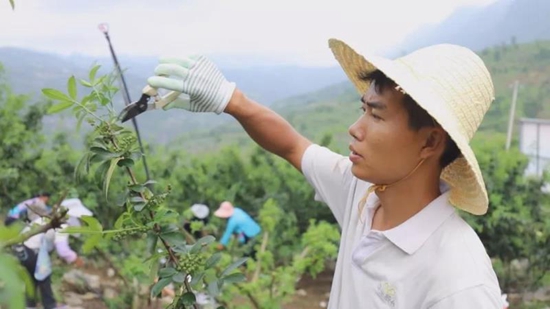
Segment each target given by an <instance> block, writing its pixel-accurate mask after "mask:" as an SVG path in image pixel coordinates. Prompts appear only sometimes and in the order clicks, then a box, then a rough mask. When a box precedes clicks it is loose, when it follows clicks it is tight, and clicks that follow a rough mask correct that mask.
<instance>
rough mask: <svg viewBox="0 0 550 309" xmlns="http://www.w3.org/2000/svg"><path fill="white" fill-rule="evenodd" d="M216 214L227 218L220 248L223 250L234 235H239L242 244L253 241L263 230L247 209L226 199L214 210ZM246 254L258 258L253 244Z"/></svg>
mask: <svg viewBox="0 0 550 309" xmlns="http://www.w3.org/2000/svg"><path fill="white" fill-rule="evenodd" d="M214 216H216V217H218V218H222V219H226V220H227V225H226V226H225V231H224V232H223V235H222V237H221V238H220V243H219V244H218V250H223V249H224V248H225V247H227V245H228V244H229V240H230V239H231V236H232V235H235V236H237V240H238V241H239V243H241V244H248V243H251V242H252V243H253V242H254V241H255V238H256V236H258V235H259V234H260V233H261V232H262V228H261V227H260V225H259V224H258V222H256V221H255V220H254V219H253V218H252V217H251V216H250V215H249V214H248V213H246V211H244V210H243V209H242V208H240V207H235V206H234V205H233V203H231V202H229V201H224V202H222V203H221V204H220V207H219V208H218V209H217V210H216V211H215V212H214ZM245 256H250V257H252V258H253V259H255V258H256V251H255V250H254V246H251V248H250V250H249V252H246V253H245Z"/></svg>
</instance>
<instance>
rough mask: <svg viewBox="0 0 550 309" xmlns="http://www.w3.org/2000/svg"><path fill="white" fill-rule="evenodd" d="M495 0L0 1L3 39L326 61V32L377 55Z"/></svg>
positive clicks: (49, 47)
mask: <svg viewBox="0 0 550 309" xmlns="http://www.w3.org/2000/svg"><path fill="white" fill-rule="evenodd" d="M495 1H496V0H377V1H374V0H330V1H329V0H274V1H272V0H189V1H188V0H154V1H152V0H116V1H114V0H93V1H78V0H15V2H16V9H15V11H12V10H11V8H10V6H9V1H8V0H0V46H17V47H25V48H32V49H35V50H41V51H50V52H55V53H61V54H67V55H68V54H73V53H79V54H86V55H93V56H99V55H108V53H109V51H108V49H107V46H106V42H105V38H104V37H103V35H102V34H101V33H100V32H99V30H98V28H97V25H98V24H99V23H101V22H106V23H108V24H109V27H110V35H111V39H112V40H113V43H114V45H115V48H116V51H117V53H118V54H126V55H134V56H158V55H185V54H189V53H195V52H200V53H216V54H222V53H223V54H232V53H233V54H253V55H254V56H256V57H266V58H273V59H285V61H286V62H293V63H300V64H303V65H329V64H334V59H333V57H332V55H331V54H330V51H329V50H328V45H327V39H328V38H330V37H336V38H339V39H342V40H344V41H346V42H348V43H349V44H350V45H352V46H353V47H354V48H356V49H357V50H359V51H368V52H378V53H380V52H382V51H383V50H385V49H387V48H389V47H391V46H392V44H396V43H398V42H399V41H400V40H401V39H403V38H404V37H405V36H406V35H407V34H409V33H411V32H412V31H414V30H416V29H417V28H418V27H419V26H420V25H422V24H425V23H437V22H439V21H441V20H443V19H445V18H446V17H447V16H449V15H450V14H451V13H452V12H453V11H454V10H456V9H457V8H458V7H460V6H464V5H477V6H482V5H487V4H489V3H492V2H495Z"/></svg>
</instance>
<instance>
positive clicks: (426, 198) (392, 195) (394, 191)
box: [372, 171, 441, 231]
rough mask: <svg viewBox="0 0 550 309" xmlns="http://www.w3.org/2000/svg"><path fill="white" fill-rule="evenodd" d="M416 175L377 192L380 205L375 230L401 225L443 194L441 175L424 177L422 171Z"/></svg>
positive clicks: (373, 226) (373, 224)
mask: <svg viewBox="0 0 550 309" xmlns="http://www.w3.org/2000/svg"><path fill="white" fill-rule="evenodd" d="M418 172H420V171H418ZM414 176H416V177H410V178H408V179H406V180H404V181H402V182H400V183H398V184H395V186H388V187H387V188H386V190H384V191H383V192H380V191H377V192H376V195H378V197H379V199H380V207H379V208H378V209H377V211H376V212H375V215H374V218H373V220H372V229H373V230H379V231H385V230H389V229H392V228H394V227H396V226H398V225H400V224H401V223H403V222H405V221H407V220H408V219H409V218H411V217H413V216H414V215H415V214H417V213H418V212H420V211H421V210H422V209H424V208H425V207H426V206H428V204H430V203H431V202H432V201H433V200H435V199H436V198H437V197H438V196H439V195H441V192H440V189H439V177H433V176H431V177H422V176H423V175H422V174H421V173H418V174H417V175H414Z"/></svg>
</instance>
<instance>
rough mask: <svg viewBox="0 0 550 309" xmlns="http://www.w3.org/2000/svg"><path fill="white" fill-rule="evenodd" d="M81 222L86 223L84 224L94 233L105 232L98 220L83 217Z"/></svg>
mask: <svg viewBox="0 0 550 309" xmlns="http://www.w3.org/2000/svg"><path fill="white" fill-rule="evenodd" d="M80 220H81V221H84V223H86V224H87V225H88V227H90V229H92V230H94V231H103V227H102V226H101V223H99V221H97V219H96V218H94V217H92V216H81V217H80Z"/></svg>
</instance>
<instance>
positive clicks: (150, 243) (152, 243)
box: [147, 233, 159, 254]
mask: <svg viewBox="0 0 550 309" xmlns="http://www.w3.org/2000/svg"><path fill="white" fill-rule="evenodd" d="M158 239H159V237H158V235H156V234H154V233H147V252H149V253H150V254H153V253H155V249H156V248H157V243H158Z"/></svg>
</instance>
